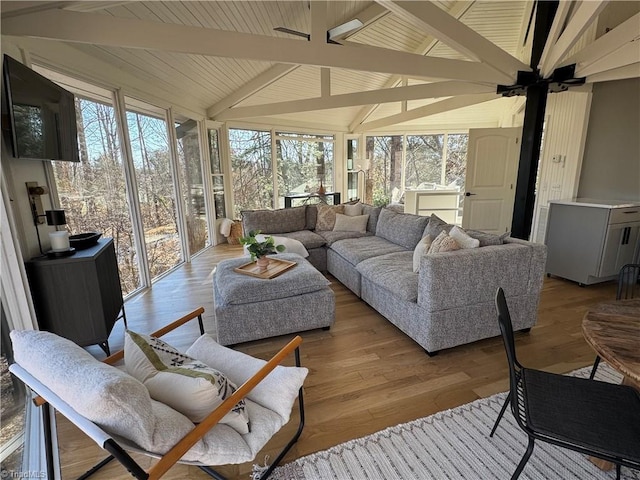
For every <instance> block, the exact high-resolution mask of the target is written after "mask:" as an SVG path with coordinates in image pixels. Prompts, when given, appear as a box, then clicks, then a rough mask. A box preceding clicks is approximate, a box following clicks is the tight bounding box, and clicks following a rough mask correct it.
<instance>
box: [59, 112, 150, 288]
mask: <svg viewBox="0 0 640 480" xmlns="http://www.w3.org/2000/svg"><path fill="white" fill-rule="evenodd" d="M76 112H77V125H78V145H79V149H80V163H73V162H61V161H58V162H52V164H53V171H54V175H55V179H56V186H57V189H58V195H59V198H60V204H61V207H62V208H63V209H64V210H65V212H66V218H67V222H68V228H69V230H70V231H71V233H72V234H74V233H86V232H93V231H98V232H101V233H102V234H103V236H105V237H113V241H114V246H115V249H116V255H117V258H118V269H119V272H120V282H121V285H122V291H123V293H124V294H125V295H126V294H128V293H131V292H132V291H134V290H136V289H137V288H139V287H140V275H139V267H138V257H137V255H136V250H135V243H134V237H133V227H132V223H131V216H130V213H129V205H128V202H127V194H126V185H125V178H124V170H123V162H122V156H121V150H120V142H119V139H118V133H117V132H118V128H117V123H116V116H115V110H114V108H113V107H112V106H111V105H106V104H104V103H99V102H95V101H91V100H86V99H76Z"/></svg>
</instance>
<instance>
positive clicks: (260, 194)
mask: <svg viewBox="0 0 640 480" xmlns="http://www.w3.org/2000/svg"><path fill="white" fill-rule="evenodd" d="M229 150H230V153H231V172H232V175H233V193H234V200H235V212H234V214H235V218H240V212H241V211H242V210H253V209H261V208H273V207H274V204H273V169H272V166H271V132H265V131H260V130H241V129H230V130H229Z"/></svg>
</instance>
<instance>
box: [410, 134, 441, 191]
mask: <svg viewBox="0 0 640 480" xmlns="http://www.w3.org/2000/svg"><path fill="white" fill-rule="evenodd" d="M406 141H407V149H406V151H407V160H406V162H405V172H404V185H405V188H406V189H407V190H423V189H430V188H434V187H435V185H440V184H441V183H442V174H443V171H442V162H443V158H442V156H443V149H444V135H443V134H440V135H407V137H406Z"/></svg>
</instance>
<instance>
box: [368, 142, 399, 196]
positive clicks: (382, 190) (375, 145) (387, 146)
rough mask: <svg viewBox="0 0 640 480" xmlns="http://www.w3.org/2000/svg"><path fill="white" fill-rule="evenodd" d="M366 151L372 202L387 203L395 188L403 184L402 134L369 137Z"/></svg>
mask: <svg viewBox="0 0 640 480" xmlns="http://www.w3.org/2000/svg"><path fill="white" fill-rule="evenodd" d="M366 152H367V153H366V154H367V158H368V159H369V171H368V182H370V183H371V184H372V190H373V192H372V194H373V200H372V202H373V204H374V205H387V204H389V202H390V201H391V195H392V194H393V189H394V188H395V189H400V188H401V186H402V135H393V136H376V137H367V142H366ZM367 188H368V187H367Z"/></svg>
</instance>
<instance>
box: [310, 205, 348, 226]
mask: <svg viewBox="0 0 640 480" xmlns="http://www.w3.org/2000/svg"><path fill="white" fill-rule="evenodd" d="M338 213H344V205H318V219H317V220H316V230H318V231H320V232H328V231H330V230H333V226H334V225H335V223H336V214H338Z"/></svg>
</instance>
